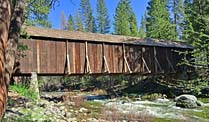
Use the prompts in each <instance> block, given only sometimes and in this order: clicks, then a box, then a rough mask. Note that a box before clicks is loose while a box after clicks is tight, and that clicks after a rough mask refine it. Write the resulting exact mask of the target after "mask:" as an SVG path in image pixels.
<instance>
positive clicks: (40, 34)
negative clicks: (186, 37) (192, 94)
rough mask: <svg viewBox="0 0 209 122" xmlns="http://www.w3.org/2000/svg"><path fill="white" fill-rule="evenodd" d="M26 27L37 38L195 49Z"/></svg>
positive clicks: (164, 43)
mask: <svg viewBox="0 0 209 122" xmlns="http://www.w3.org/2000/svg"><path fill="white" fill-rule="evenodd" d="M24 29H25V31H26V32H27V34H28V35H29V36H30V37H31V38H34V37H36V38H51V39H56V40H58V39H66V40H81V41H94V42H108V43H125V44H133V45H143V46H160V47H172V48H186V49H193V47H192V46H190V45H188V44H186V43H183V42H179V41H167V40H157V39H151V38H147V39H141V38H138V37H130V36H122V35H111V34H98V33H90V32H80V31H68V30H55V29H46V28H38V27H33V26H27V27H24Z"/></svg>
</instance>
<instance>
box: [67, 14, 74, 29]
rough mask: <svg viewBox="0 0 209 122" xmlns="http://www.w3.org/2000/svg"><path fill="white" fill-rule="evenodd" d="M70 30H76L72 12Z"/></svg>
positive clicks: (69, 21) (69, 18)
mask: <svg viewBox="0 0 209 122" xmlns="http://www.w3.org/2000/svg"><path fill="white" fill-rule="evenodd" d="M68 30H71V31H72V30H75V22H74V20H73V16H72V15H71V14H70V15H69V17H68Z"/></svg>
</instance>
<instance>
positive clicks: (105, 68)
mask: <svg viewBox="0 0 209 122" xmlns="http://www.w3.org/2000/svg"><path fill="white" fill-rule="evenodd" d="M102 72H103V73H110V69H109V66H108V63H107V59H106V56H105V44H104V43H102Z"/></svg>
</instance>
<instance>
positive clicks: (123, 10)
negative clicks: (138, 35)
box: [114, 0, 132, 36]
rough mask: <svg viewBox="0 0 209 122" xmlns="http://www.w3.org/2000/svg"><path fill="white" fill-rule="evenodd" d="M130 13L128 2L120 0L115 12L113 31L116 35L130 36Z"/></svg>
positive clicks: (127, 0)
mask: <svg viewBox="0 0 209 122" xmlns="http://www.w3.org/2000/svg"><path fill="white" fill-rule="evenodd" d="M130 11H132V9H131V6H130V1H129V0H120V2H119V3H118V5H117V8H116V11H115V16H114V19H115V22H114V29H115V34H117V35H126V36H130V35H131V30H130V14H129V13H130Z"/></svg>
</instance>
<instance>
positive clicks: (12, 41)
mask: <svg viewBox="0 0 209 122" xmlns="http://www.w3.org/2000/svg"><path fill="white" fill-rule="evenodd" d="M24 8H25V0H17V1H16V5H15V9H14V13H13V16H12V20H11V25H10V31H9V40H8V47H7V49H6V65H5V73H4V78H5V81H6V83H7V84H8V85H9V82H10V79H11V76H12V73H13V69H14V64H15V56H16V50H17V47H18V40H19V36H20V31H21V27H22V24H23V22H24Z"/></svg>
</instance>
